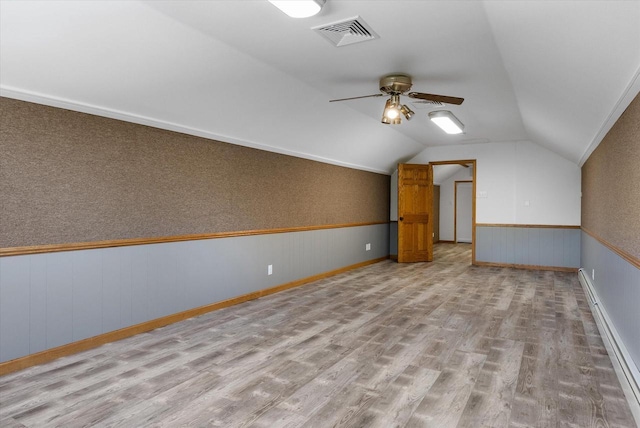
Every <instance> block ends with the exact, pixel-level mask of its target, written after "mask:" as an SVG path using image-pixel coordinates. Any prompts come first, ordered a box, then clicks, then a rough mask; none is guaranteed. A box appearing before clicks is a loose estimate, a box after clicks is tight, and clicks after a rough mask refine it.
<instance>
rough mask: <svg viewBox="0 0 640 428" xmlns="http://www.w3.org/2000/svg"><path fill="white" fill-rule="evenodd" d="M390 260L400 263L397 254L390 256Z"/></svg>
mask: <svg viewBox="0 0 640 428" xmlns="http://www.w3.org/2000/svg"><path fill="white" fill-rule="evenodd" d="M389 258H390V259H391V260H395V261H398V255H397V254H389Z"/></svg>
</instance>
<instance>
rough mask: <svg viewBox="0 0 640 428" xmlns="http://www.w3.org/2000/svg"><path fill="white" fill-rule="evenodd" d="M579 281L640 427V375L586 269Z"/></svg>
mask: <svg viewBox="0 0 640 428" xmlns="http://www.w3.org/2000/svg"><path fill="white" fill-rule="evenodd" d="M578 279H579V281H580V284H581V285H582V288H583V289H584V292H585V294H586V295H587V297H588V299H587V300H588V301H589V306H590V307H591V312H592V313H593V317H594V318H595V320H596V324H597V325H598V330H599V331H600V335H601V336H602V339H603V342H604V344H605V347H606V348H607V352H608V353H609V357H610V358H611V362H612V363H613V367H614V369H615V371H616V375H617V376H618V379H619V380H620V384H621V385H622V389H623V390H624V393H625V395H626V397H627V401H629V405H630V407H631V412H632V413H633V416H634V417H635V419H636V422H637V423H638V424H639V425H640V388H638V385H640V373H639V372H638V369H637V367H636V365H635V364H634V362H633V360H632V359H631V356H630V355H629V352H628V351H627V348H626V347H625V346H624V343H623V342H622V340H621V339H620V336H619V335H618V332H617V331H616V328H615V326H614V325H613V324H612V323H611V319H610V318H609V315H608V314H607V311H606V309H605V308H604V307H602V305H600V304H599V303H600V300H599V299H598V293H597V292H596V290H595V288H594V286H593V283H592V282H591V278H589V275H588V274H587V272H585V270H584V269H579V270H578Z"/></svg>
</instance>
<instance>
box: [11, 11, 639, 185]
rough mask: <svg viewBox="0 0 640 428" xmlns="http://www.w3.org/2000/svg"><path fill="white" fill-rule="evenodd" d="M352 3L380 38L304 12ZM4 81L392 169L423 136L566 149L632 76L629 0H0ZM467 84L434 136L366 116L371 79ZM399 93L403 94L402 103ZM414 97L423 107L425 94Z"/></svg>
mask: <svg viewBox="0 0 640 428" xmlns="http://www.w3.org/2000/svg"><path fill="white" fill-rule="evenodd" d="M354 16H360V17H361V18H362V19H364V20H365V21H366V22H367V23H368V24H369V25H370V26H371V27H372V29H373V30H374V31H375V32H376V33H377V34H378V35H379V36H380V39H378V40H374V41H369V42H365V43H361V44H354V45H349V46H345V47H340V48H336V47H334V46H332V45H331V44H330V43H328V42H327V41H326V40H325V39H323V38H322V37H321V36H319V35H318V34H316V33H315V32H313V31H312V30H311V28H312V27H315V26H318V25H323V24H328V23H332V22H335V21H338V20H342V19H345V18H352V17H354ZM0 19H1V21H0V31H1V33H0V89H1V94H2V95H3V96H8V97H13V98H19V99H25V100H28V101H34V102H39V103H43V104H49V105H54V106H59V107H65V108H69V109H72V110H78V111H85V112H89V113H94V114H100V115H104V116H108V117H114V118H119V119H123V120H129V121H133V122H138V123H144V124H149V125H152V126H158V127H161V128H166V129H173V130H177V131H180V132H186V133H191V134H194V135H200V136H204V137H208V138H213V139H218V140H221V141H226V142H230V143H236V144H242V145H247V146H251V147H258V148H262V149H265V150H271V151H275V152H280V153H286V154H293V155H296V156H301V157H305V158H310V159H316V160H321V161H325V162H330V163H335V164H339V165H345V166H351V167H355V168H360V169H364V170H369V171H376V172H382V173H389V172H391V171H392V170H394V169H395V165H396V164H397V162H400V161H404V160H406V159H410V158H412V157H413V156H415V155H416V154H417V153H419V152H421V151H422V150H424V149H425V148H426V147H428V146H436V145H455V144H474V143H483V142H499V141H504V142H509V141H520V140H530V141H533V142H535V143H537V144H540V145H542V146H544V147H546V148H548V149H550V150H552V151H554V152H556V153H557V154H559V155H560V156H563V157H565V158H566V159H569V160H571V161H572V162H575V163H579V162H581V161H582V160H584V157H585V156H586V155H588V153H590V150H592V149H593V148H594V147H595V145H597V143H598V142H599V140H600V139H601V138H602V137H603V136H604V134H603V132H606V130H607V129H608V127H610V126H611V125H612V123H613V122H614V121H615V119H616V118H617V115H619V114H620V113H621V112H622V111H623V110H624V108H625V107H626V105H627V104H628V103H629V102H630V101H631V99H632V98H633V95H635V94H637V93H638V91H639V90H640V86H639V83H640V82H639V81H638V80H639V79H638V73H639V70H640V1H636V0H632V1H611V0H606V1H567V2H563V1H553V2H551V1H539V2H536V1H515V0H512V1H461V2H458V1H424V0H423V1H382V0H376V1H367V2H365V1H348V0H327V3H326V5H325V7H324V8H323V10H322V12H321V13H320V14H319V15H317V16H315V17H312V18H307V19H291V18H288V17H287V16H286V15H284V14H283V13H282V12H280V11H279V10H278V9H276V8H275V7H273V6H272V5H271V4H270V3H268V2H267V1H266V0H254V1H249V0H243V1H237V0H232V1H221V0H216V1H185V0H182V1H148V2H145V1H85V2H79V1H55V0H53V1H52V0H48V1H24V0H23V1H9V0H2V1H0ZM393 72H403V73H408V74H410V75H411V76H412V77H413V82H414V85H413V90H417V91H421V92H429V93H436V94H444V95H452V96H459V97H464V98H465V102H464V103H463V104H462V105H460V106H446V107H445V108H446V109H447V110H450V111H452V112H453V113H454V114H455V115H456V116H457V117H458V118H459V119H460V120H461V121H462V122H463V123H464V124H465V133H464V134H462V135H459V136H449V135H446V134H443V133H442V132H441V131H440V130H439V129H438V128H436V127H435V126H434V125H433V124H432V123H430V121H429V120H428V119H427V113H428V112H429V111H431V110H434V109H442V108H433V107H432V108H429V107H426V106H424V105H413V104H409V105H410V107H412V109H413V110H414V111H415V112H416V113H417V114H416V117H415V118H414V119H413V120H412V121H410V122H407V121H404V122H403V124H402V125H399V126H391V125H383V124H381V123H380V117H381V113H382V108H383V105H384V99H383V98H366V99H361V100H353V101H345V102H341V103H329V102H328V100H329V99H333V98H343V97H350V96H358V95H368V94H374V93H377V92H378V80H379V78H380V77H381V76H383V75H386V74H389V73H393ZM409 101H411V100H409V99H405V102H409ZM425 107H426V108H425Z"/></svg>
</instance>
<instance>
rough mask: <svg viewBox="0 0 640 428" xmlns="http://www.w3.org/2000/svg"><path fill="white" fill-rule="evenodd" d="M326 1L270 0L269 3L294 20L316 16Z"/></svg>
mask: <svg viewBox="0 0 640 428" xmlns="http://www.w3.org/2000/svg"><path fill="white" fill-rule="evenodd" d="M325 1H326V0H269V3H271V4H272V5H274V6H275V7H277V8H278V9H280V10H281V11H283V12H284V13H286V14H287V15H289V16H290V17H292V18H308V17H310V16H313V15H316V14H317V13H318V12H320V9H322V6H324V3H325Z"/></svg>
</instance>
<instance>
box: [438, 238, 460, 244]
mask: <svg viewBox="0 0 640 428" xmlns="http://www.w3.org/2000/svg"><path fill="white" fill-rule="evenodd" d="M455 243H456V241H444V240H442V239H441V240H439V241H438V242H436V244H455Z"/></svg>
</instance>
